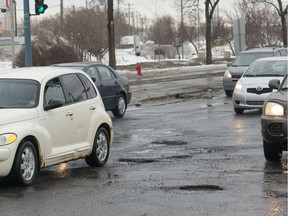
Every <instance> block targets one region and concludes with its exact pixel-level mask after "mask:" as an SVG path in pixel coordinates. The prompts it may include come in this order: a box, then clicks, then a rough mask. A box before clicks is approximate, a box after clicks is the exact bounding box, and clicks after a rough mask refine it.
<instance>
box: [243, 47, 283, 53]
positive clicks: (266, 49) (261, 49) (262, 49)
mask: <svg viewBox="0 0 288 216" xmlns="http://www.w3.org/2000/svg"><path fill="white" fill-rule="evenodd" d="M279 49H284V50H285V49H286V48H285V47H255V48H249V49H246V50H244V51H242V52H241V53H254V52H275V51H277V50H279Z"/></svg>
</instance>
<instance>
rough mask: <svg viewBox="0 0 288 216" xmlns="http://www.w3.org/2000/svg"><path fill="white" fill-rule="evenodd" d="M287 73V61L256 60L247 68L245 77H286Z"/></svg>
mask: <svg viewBox="0 0 288 216" xmlns="http://www.w3.org/2000/svg"><path fill="white" fill-rule="evenodd" d="M286 74H287V61H285V60H282V61H280V60H278V61H277V60H271V61H256V62H254V63H252V65H251V66H250V67H249V68H248V69H247V71H246V72H245V74H244V77H277V76H282V77H284V76H285V75H286Z"/></svg>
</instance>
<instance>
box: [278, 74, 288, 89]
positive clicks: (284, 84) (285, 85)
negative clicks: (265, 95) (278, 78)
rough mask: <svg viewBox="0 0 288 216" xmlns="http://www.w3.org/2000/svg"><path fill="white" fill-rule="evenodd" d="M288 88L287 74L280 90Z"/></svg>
mask: <svg viewBox="0 0 288 216" xmlns="http://www.w3.org/2000/svg"><path fill="white" fill-rule="evenodd" d="M287 88H288V77H287V76H286V78H285V79H284V80H283V83H282V84H281V87H280V91H281V90H286V91H287Z"/></svg>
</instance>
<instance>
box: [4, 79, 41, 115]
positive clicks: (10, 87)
mask: <svg viewBox="0 0 288 216" xmlns="http://www.w3.org/2000/svg"><path fill="white" fill-rule="evenodd" d="M38 89H39V83H38V82H36V81H33V80H21V79H0V108H2V109H3V108H32V107H35V106H36V105H37V104H36V103H37V101H38V100H37V95H38Z"/></svg>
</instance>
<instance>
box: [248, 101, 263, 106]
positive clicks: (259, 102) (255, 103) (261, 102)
mask: <svg viewBox="0 0 288 216" xmlns="http://www.w3.org/2000/svg"><path fill="white" fill-rule="evenodd" d="M246 104H247V105H252V106H253V105H263V104H264V101H246Z"/></svg>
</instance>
